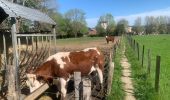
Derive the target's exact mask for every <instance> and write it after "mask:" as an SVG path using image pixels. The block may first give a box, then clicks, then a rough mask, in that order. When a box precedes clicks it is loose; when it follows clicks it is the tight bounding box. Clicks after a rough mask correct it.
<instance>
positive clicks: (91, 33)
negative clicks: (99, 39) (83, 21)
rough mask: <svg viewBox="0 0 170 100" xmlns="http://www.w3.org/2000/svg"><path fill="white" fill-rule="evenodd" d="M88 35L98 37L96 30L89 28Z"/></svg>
mask: <svg viewBox="0 0 170 100" xmlns="http://www.w3.org/2000/svg"><path fill="white" fill-rule="evenodd" d="M88 35H97V31H96V29H95V28H89V32H88Z"/></svg>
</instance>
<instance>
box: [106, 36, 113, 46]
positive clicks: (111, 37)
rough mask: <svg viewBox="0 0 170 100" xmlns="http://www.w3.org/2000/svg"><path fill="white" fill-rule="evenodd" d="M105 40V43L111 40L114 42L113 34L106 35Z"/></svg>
mask: <svg viewBox="0 0 170 100" xmlns="http://www.w3.org/2000/svg"><path fill="white" fill-rule="evenodd" d="M106 41H107V44H108V43H109V41H112V43H113V42H114V36H106Z"/></svg>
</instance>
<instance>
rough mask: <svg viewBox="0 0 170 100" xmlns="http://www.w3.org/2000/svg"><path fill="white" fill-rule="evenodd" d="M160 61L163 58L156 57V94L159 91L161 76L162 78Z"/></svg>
mask: <svg viewBox="0 0 170 100" xmlns="http://www.w3.org/2000/svg"><path fill="white" fill-rule="evenodd" d="M160 61H161V57H160V56H157V57H156V73H155V90H156V92H158V91H159V76H160Z"/></svg>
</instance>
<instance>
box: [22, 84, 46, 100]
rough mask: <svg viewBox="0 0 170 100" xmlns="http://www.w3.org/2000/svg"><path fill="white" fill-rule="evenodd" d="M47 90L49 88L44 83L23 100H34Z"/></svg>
mask: <svg viewBox="0 0 170 100" xmlns="http://www.w3.org/2000/svg"><path fill="white" fill-rule="evenodd" d="M48 88H49V85H48V84H47V83H45V84H43V85H42V86H41V87H39V88H38V89H37V90H35V91H34V92H33V93H31V94H30V95H28V96H27V97H25V98H24V100H34V99H36V98H37V97H38V96H39V95H41V94H42V93H43V92H44V91H45V90H47V89H48Z"/></svg>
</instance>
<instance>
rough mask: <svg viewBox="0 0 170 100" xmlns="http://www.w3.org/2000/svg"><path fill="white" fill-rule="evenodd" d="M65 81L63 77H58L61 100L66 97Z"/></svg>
mask: <svg viewBox="0 0 170 100" xmlns="http://www.w3.org/2000/svg"><path fill="white" fill-rule="evenodd" d="M66 83H67V81H66V80H65V79H64V78H60V86H61V100H65V97H66V93H67V90H66Z"/></svg>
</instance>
